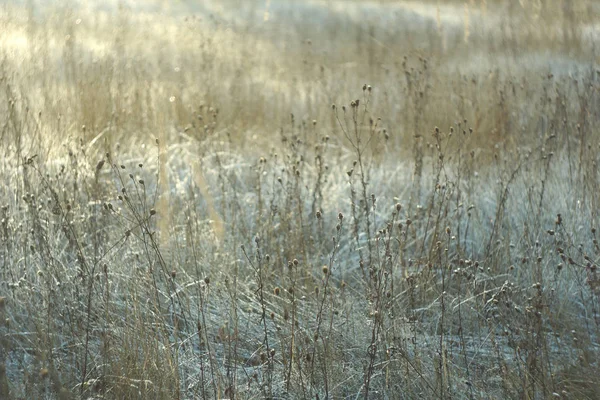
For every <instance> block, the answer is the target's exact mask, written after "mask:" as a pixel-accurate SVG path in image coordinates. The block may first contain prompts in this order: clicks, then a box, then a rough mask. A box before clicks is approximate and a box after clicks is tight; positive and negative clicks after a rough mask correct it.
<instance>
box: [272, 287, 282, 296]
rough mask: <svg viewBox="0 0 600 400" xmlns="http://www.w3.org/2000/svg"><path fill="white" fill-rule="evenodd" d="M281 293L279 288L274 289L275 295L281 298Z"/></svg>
mask: <svg viewBox="0 0 600 400" xmlns="http://www.w3.org/2000/svg"><path fill="white" fill-rule="evenodd" d="M280 292H281V289H279V288H278V287H276V288H275V289H273V293H275V296H279V294H280Z"/></svg>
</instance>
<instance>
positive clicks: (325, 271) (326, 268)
mask: <svg viewBox="0 0 600 400" xmlns="http://www.w3.org/2000/svg"><path fill="white" fill-rule="evenodd" d="M322 270H323V274H324V275H327V274H328V273H329V268H328V267H327V265H323V268H322Z"/></svg>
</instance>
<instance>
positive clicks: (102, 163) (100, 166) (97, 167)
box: [96, 160, 105, 172]
mask: <svg viewBox="0 0 600 400" xmlns="http://www.w3.org/2000/svg"><path fill="white" fill-rule="evenodd" d="M104 163H105V161H104V160H100V161H98V164H96V172H98V171H100V170H101V169H102V167H103V166H104Z"/></svg>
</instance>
